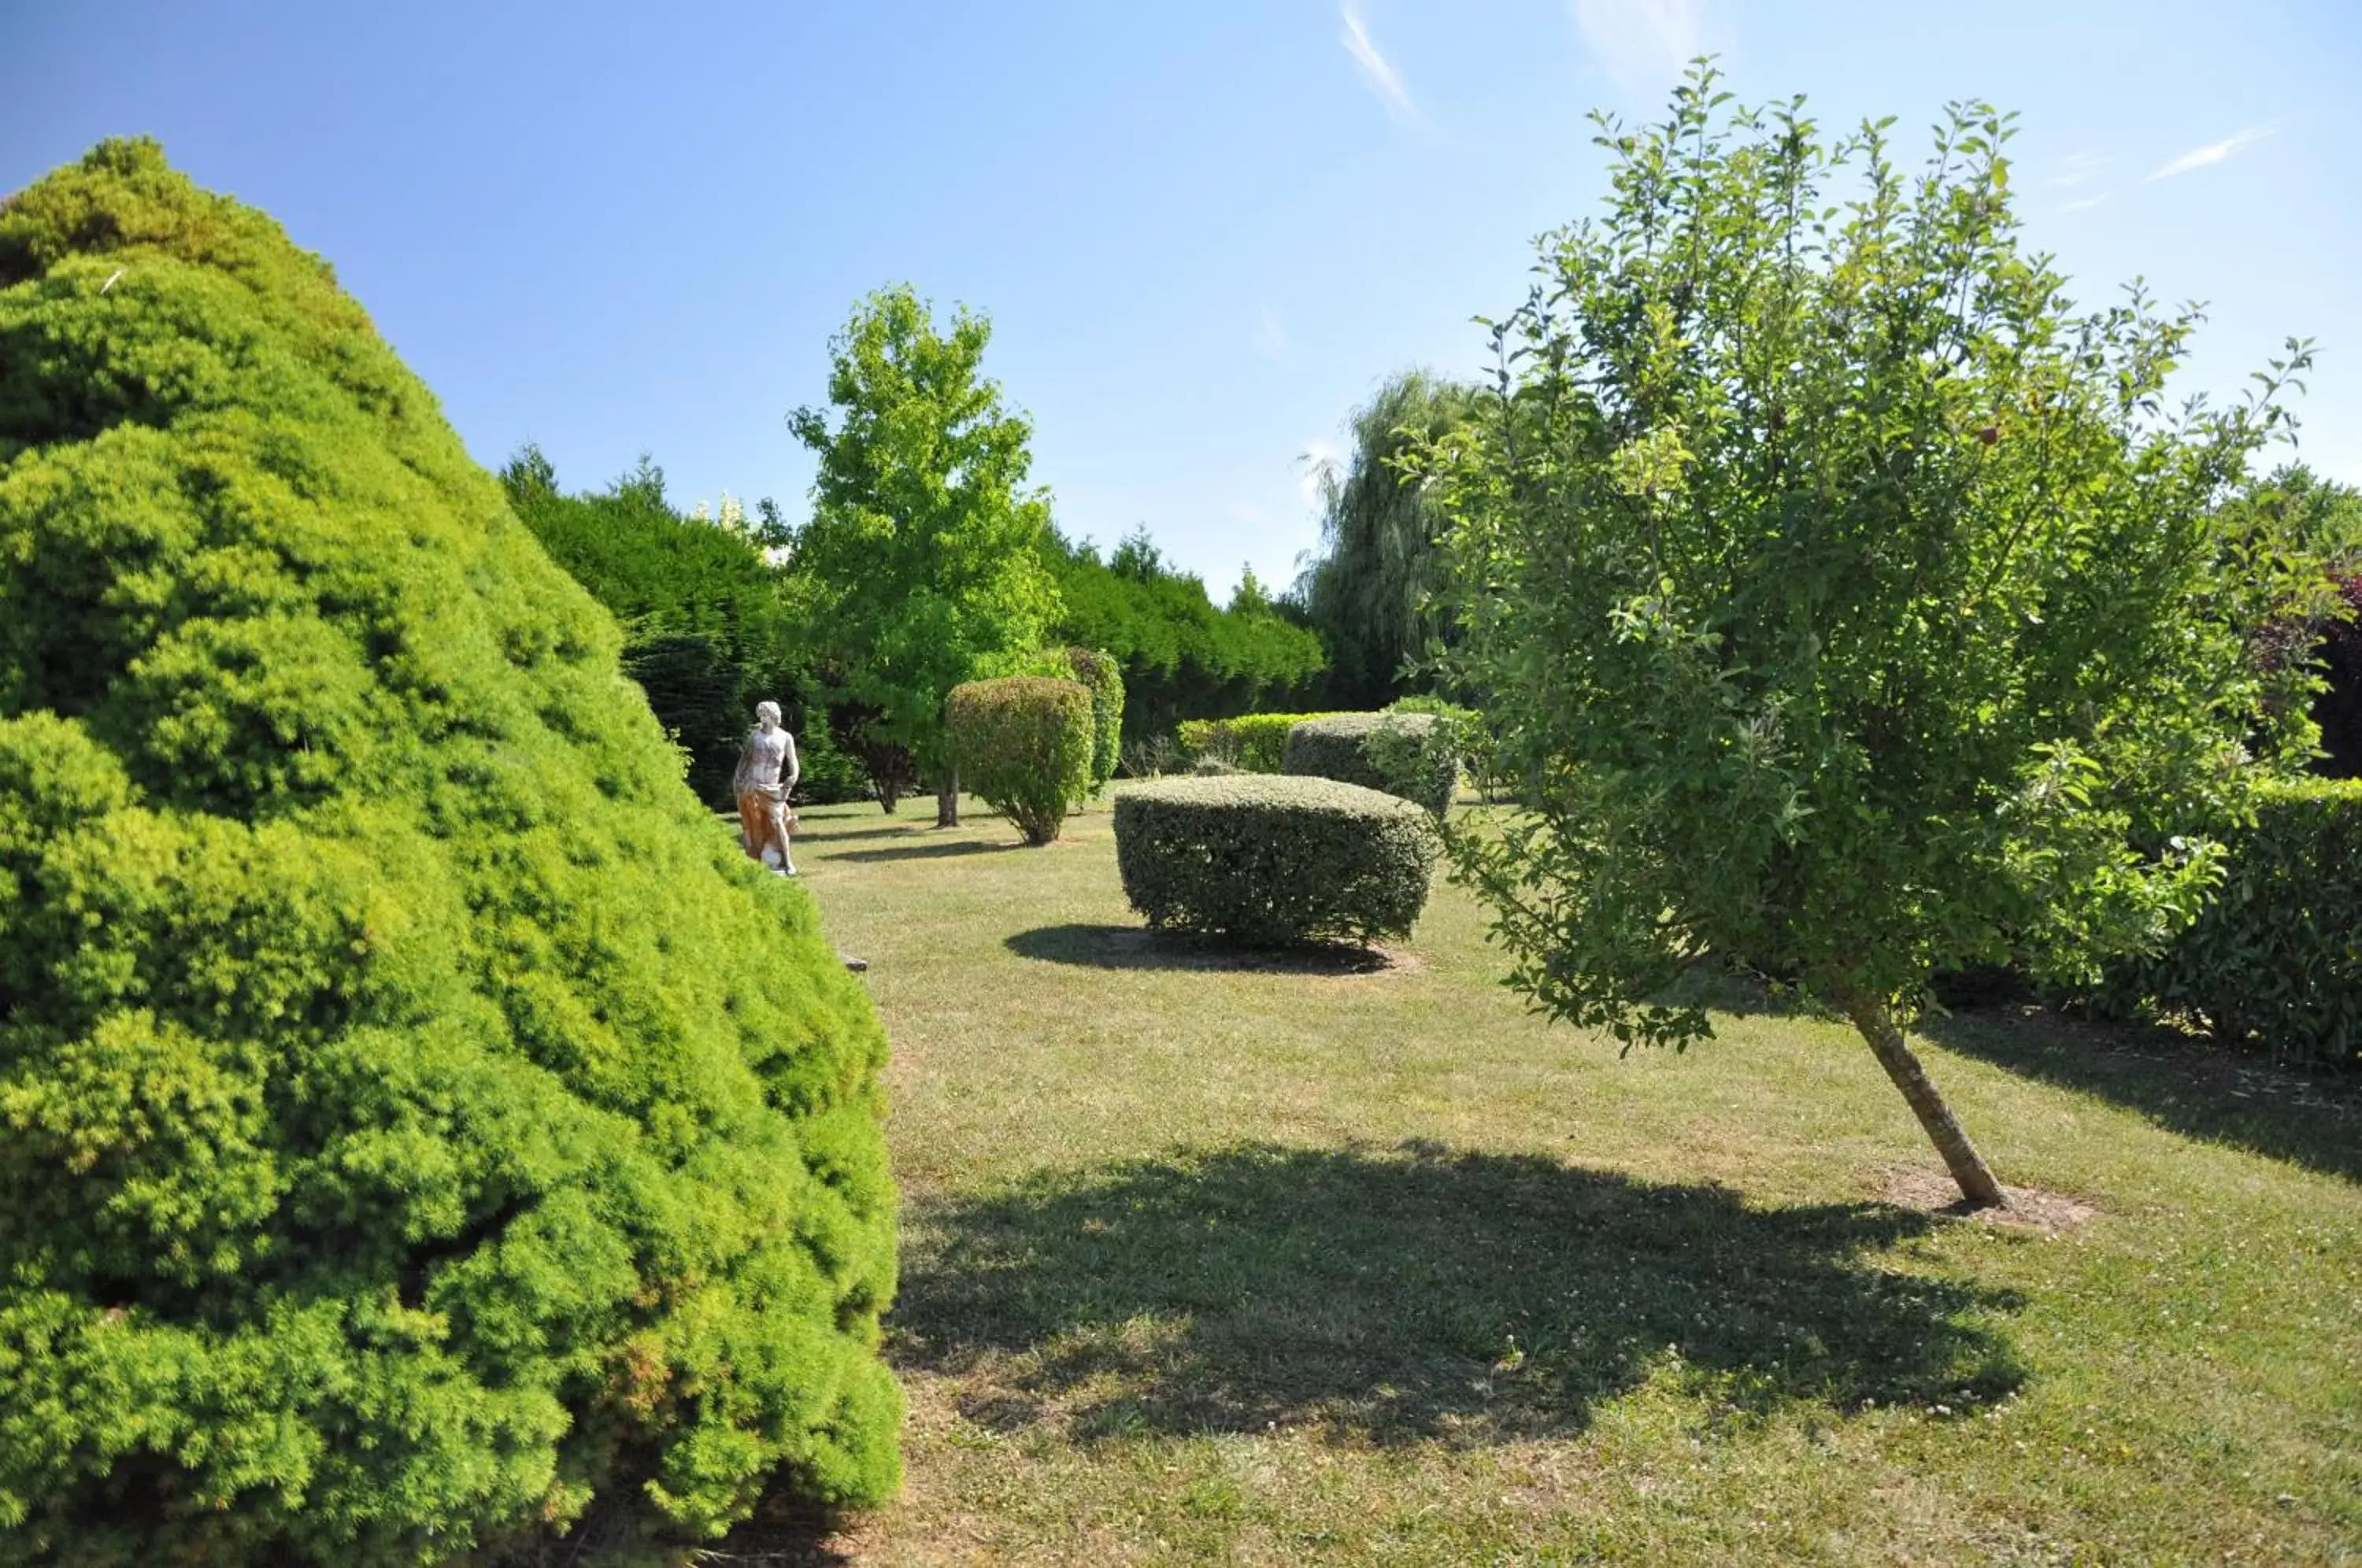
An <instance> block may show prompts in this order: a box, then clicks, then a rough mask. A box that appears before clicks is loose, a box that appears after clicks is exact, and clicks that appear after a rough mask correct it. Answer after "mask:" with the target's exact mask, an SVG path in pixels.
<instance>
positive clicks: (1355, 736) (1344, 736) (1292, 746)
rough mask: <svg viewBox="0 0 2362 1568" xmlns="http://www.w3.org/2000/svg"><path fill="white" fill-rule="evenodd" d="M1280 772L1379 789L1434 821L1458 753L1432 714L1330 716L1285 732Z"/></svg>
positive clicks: (1456, 770)
mask: <svg viewBox="0 0 2362 1568" xmlns="http://www.w3.org/2000/svg"><path fill="white" fill-rule="evenodd" d="M1280 771H1281V772H1283V773H1295V774H1302V775H1306V776H1308V777H1311V778H1335V779H1338V780H1340V781H1341V782H1343V783H1347V784H1359V785H1361V786H1362V787H1363V789H1365V790H1385V792H1386V793H1387V794H1389V795H1399V796H1401V797H1402V798H1403V799H1404V800H1406V801H1417V802H1418V804H1420V805H1422V806H1425V807H1426V808H1427V809H1428V810H1429V811H1430V812H1434V813H1435V814H1436V815H1437V816H1439V817H1440V816H1441V815H1443V813H1444V812H1448V811H1450V810H1451V794H1452V791H1453V790H1455V789H1457V788H1458V787H1459V783H1460V751H1459V747H1458V745H1456V744H1455V737H1454V735H1453V733H1452V731H1451V727H1450V726H1449V725H1446V724H1443V723H1441V721H1440V719H1439V718H1438V717H1437V715H1435V714H1433V713H1410V712H1385V713H1330V714H1326V715H1323V716H1321V717H1318V718H1310V719H1306V720H1304V721H1302V722H1301V723H1297V724H1295V725H1293V726H1291V727H1290V728H1289V730H1288V732H1287V746H1286V750H1285V751H1284V752H1283V753H1282V754H1281V758H1280Z"/></svg>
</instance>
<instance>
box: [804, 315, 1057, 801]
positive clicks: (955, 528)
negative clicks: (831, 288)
mask: <svg viewBox="0 0 2362 1568" xmlns="http://www.w3.org/2000/svg"><path fill="white" fill-rule="evenodd" d="M991 336H992V327H991V324H990V323H989V322H988V320H987V319H986V318H985V317H983V316H981V315H974V314H972V313H970V312H968V311H967V310H966V309H962V310H959V311H957V312H955V314H954V315H953V317H952V324H951V330H950V332H949V333H948V334H945V333H942V332H938V331H937V330H936V327H935V323H934V318H933V313H932V311H931V310H930V308H929V307H928V305H927V304H925V303H924V302H922V300H920V298H919V297H918V295H917V294H916V293H913V292H912V290H911V288H910V287H909V286H908V285H907V284H903V285H897V286H896V287H893V288H889V289H883V290H880V291H879V292H878V293H874V294H872V295H870V296H869V297H868V298H867V299H866V300H864V301H862V303H861V304H859V305H858V306H857V307H856V308H855V310H854V313H853V316H852V319H851V320H850V321H848V322H847V323H846V324H845V327H844V331H843V332H841V333H839V334H838V335H837V336H836V337H835V338H834V339H833V341H832V342H831V344H830V353H831V356H832V363H831V369H830V371H829V381H828V395H829V402H830V404H831V407H830V408H829V409H826V410H823V409H817V408H800V409H798V410H797V411H796V412H795V413H794V414H792V415H790V416H789V426H790V427H791V428H792V429H793V430H794V432H795V435H796V438H797V439H798V440H800V441H801V442H802V443H803V444H804V445H805V446H807V447H811V449H812V451H813V452H814V453H815V454H816V455H817V456H818V458H819V459H820V472H819V474H818V475H817V476H816V477H815V478H814V479H813V480H812V514H811V520H810V521H809V522H808V523H806V524H805V525H804V526H803V527H802V528H801V529H800V530H799V531H798V532H797V533H796V536H795V554H794V557H793V569H794V571H795V572H796V574H797V575H798V577H799V578H800V579H801V580H802V581H803V583H804V584H805V585H806V588H807V590H808V592H809V600H808V612H807V613H808V624H809V626H810V628H811V631H810V634H809V635H810V636H811V640H812V646H813V651H814V654H815V656H816V657H817V658H818V660H819V663H820V667H821V673H822V680H823V683H824V684H825V685H826V687H827V689H828V691H829V695H830V701H831V702H832V703H833V704H844V705H846V706H848V707H850V708H853V709H855V710H856V711H860V712H863V713H864V714H865V718H864V720H863V722H862V723H861V724H860V725H859V729H860V740H861V744H862V746H863V749H864V750H866V751H875V752H877V753H878V754H879V756H877V759H876V761H875V762H874V764H873V766H872V768H871V772H872V776H873V778H875V779H876V780H877V782H878V784H879V792H880V798H881V800H883V801H885V803H886V804H887V805H888V806H889V809H890V808H891V805H892V800H891V794H892V791H893V789H894V787H895V786H894V783H893V780H894V778H895V777H896V775H895V772H894V769H895V768H896V767H899V766H900V763H899V761H898V759H895V758H894V757H893V756H891V755H890V754H891V753H892V752H893V751H894V750H895V749H896V748H900V749H901V750H902V751H904V752H907V753H909V754H913V755H915V756H918V757H919V758H920V759H921V760H922V762H926V763H930V764H932V763H934V762H936V761H938V760H940V756H941V750H942V743H943V702H944V695H945V694H946V693H947V692H949V691H950V690H951V689H952V688H953V687H955V686H957V685H959V684H960V683H962V682H963V681H967V680H974V679H978V678H980V677H988V676H994V675H1001V674H1006V673H1008V672H1010V671H1011V670H1013V669H1015V668H1018V667H1020V666H1021V665H1022V664H1023V662H1024V661H1025V659H1026V658H1027V657H1028V656H1030V655H1031V654H1032V652H1033V650H1034V649H1035V648H1037V647H1039V646H1041V644H1042V640H1043V633H1044V632H1046V631H1047V630H1048V628H1049V625H1050V623H1051V621H1052V620H1053V619H1054V617H1055V616H1056V614H1057V611H1058V593H1057V587H1056V584H1055V583H1054V580H1052V578H1051V576H1050V574H1049V572H1048V571H1047V570H1046V569H1044V567H1043V559H1042V555H1043V549H1044V547H1045V542H1046V540H1047V538H1048V535H1049V522H1050V503H1049V499H1048V496H1047V494H1046V493H1045V492H1043V491H1039V490H1028V489H1026V488H1025V480H1026V475H1027V472H1028V470H1029V469H1030V467H1031V464H1032V458H1031V457H1030V456H1029V454H1028V453H1027V450H1026V443H1027V441H1028V440H1029V439H1030V438H1031V436H1032V425H1031V424H1030V423H1029V422H1028V421H1027V420H1026V419H1025V417H1024V416H1023V415H1021V414H1014V413H1011V412H1010V411H1009V410H1007V409H1006V408H1005V407H1004V406H1003V404H1002V402H1001V395H1000V388H999V384H998V383H996V382H995V381H992V380H990V379H989V378H988V377H986V376H985V375H984V374H983V373H982V364H983V359H984V349H985V345H986V343H987V342H988V340H989V339H990V337H991Z"/></svg>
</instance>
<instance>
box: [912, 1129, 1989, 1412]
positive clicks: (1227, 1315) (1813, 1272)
mask: <svg viewBox="0 0 2362 1568" xmlns="http://www.w3.org/2000/svg"><path fill="white" fill-rule="evenodd" d="M1936 1223H1937V1221H1936V1220H1932V1219H1931V1218H1929V1217H1928V1216H1926V1215H1924V1214H1920V1213H1917V1212H1915V1211H1910V1210H1905V1209H1898V1208H1893V1207H1891V1206H1888V1205H1885V1204H1879V1203H1849V1204H1827V1205H1818V1206H1809V1207H1805V1206H1800V1207H1785V1208H1776V1209H1762V1208H1758V1207H1755V1206H1752V1205H1750V1204H1749V1202H1748V1201H1747V1200H1746V1199H1745V1198H1743V1197H1742V1196H1741V1195H1740V1194H1738V1193H1737V1192H1735V1191H1733V1190H1731V1189H1729V1188H1727V1187H1715V1186H1711V1185H1703V1184H1702V1185H1671V1184H1657V1183H1651V1182H1644V1181H1637V1180H1633V1179H1630V1178H1628V1177H1625V1176H1618V1175H1616V1174H1613V1173H1610V1172H1605V1171H1596V1170H1588V1169H1584V1168H1581V1167H1577V1166H1571V1165H1562V1164H1560V1163H1559V1162H1557V1161H1555V1160H1551V1159H1547V1158H1543V1157H1540V1156H1538V1155H1532V1154H1475V1153H1461V1152H1455V1151H1451V1150H1448V1149H1442V1148H1439V1147H1436V1146H1434V1145H1431V1144H1406V1145H1404V1146H1402V1147H1400V1148H1396V1149H1374V1148H1348V1149H1342V1150H1335V1149H1291V1148H1281V1147H1275V1146H1272V1145H1267V1144H1254V1145H1248V1146H1243V1147H1236V1148H1226V1149H1219V1150H1212V1151H1196V1150H1193V1151H1185V1152H1178V1153H1175V1154H1168V1155H1166V1156H1164V1157H1163V1158H1157V1159H1149V1160H1142V1161H1139V1162H1135V1163H1126V1164H1123V1165H1116V1166H1113V1167H1111V1168H1107V1169H1102V1170H1098V1171H1088V1172H1079V1173H1078V1172H1073V1171H1063V1170H1062V1171H1054V1172H1049V1173H1044V1174H1042V1175H1038V1176H1032V1177H1030V1178H1027V1179H1026V1180H1024V1181H1022V1182H1021V1183H1019V1184H1018V1185H1016V1186H1014V1187H1010V1188H1009V1189H1006V1190H1003V1191H1000V1192H996V1193H991V1194H987V1195H983V1196H979V1197H975V1198H963V1199H958V1200H955V1201H948V1202H938V1203H934V1204H931V1205H928V1206H926V1207H924V1208H923V1209H918V1210H916V1211H914V1212H913V1213H912V1214H911V1217H910V1223H909V1235H910V1246H909V1249H908V1255H907V1257H906V1261H905V1265H904V1277H903V1289H902V1296H901V1298H900V1304H899V1305H898V1306H897V1308H896V1309H895V1322H896V1325H897V1332H896V1338H897V1346H898V1349H897V1356H898V1359H899V1360H900V1361H902V1362H903V1363H905V1364H913V1365H917V1366H920V1367H923V1368H926V1369H928V1370H930V1371H934V1372H944V1373H952V1374H956V1375H961V1376H963V1377H965V1378H970V1379H973V1382H972V1384H971V1391H970V1395H969V1400H970V1404H971V1406H972V1407H973V1408H971V1410H970V1414H971V1416H972V1417H975V1418H976V1419H988V1420H997V1421H998V1422H999V1423H1000V1424H1003V1425H1006V1426H1012V1427H1013V1426H1019V1425H1023V1424H1026V1423H1029V1422H1032V1421H1034V1420H1039V1419H1052V1418H1064V1419H1067V1420H1070V1421H1071V1422H1073V1423H1074V1425H1075V1427H1076V1429H1077V1430H1081V1431H1084V1432H1090V1431H1095V1430H1123V1429H1125V1428H1139V1427H1143V1426H1144V1427H1145V1428H1147V1429H1148V1430H1154V1431H1160V1432H1176V1433H1195V1432H1199V1431H1203V1430H1209V1429H1211V1430H1244V1431H1261V1430H1264V1426H1265V1423H1266V1422H1272V1421H1278V1422H1284V1423H1288V1424H1296V1423H1302V1422H1314V1423H1320V1424H1323V1425H1326V1426H1329V1427H1330V1428H1332V1429H1335V1430H1340V1431H1341V1432H1344V1433H1347V1434H1351V1435H1353V1436H1357V1437H1363V1438H1365V1439H1368V1440H1371V1441H1381V1442H1384V1441H1414V1440H1419V1439H1431V1438H1435V1437H1439V1436H1441V1437H1447V1438H1450V1439H1453V1440H1457V1441H1507V1440H1512V1439H1517V1438H1523V1437H1530V1436H1536V1435H1541V1434H1546V1433H1560V1432H1566V1431H1572V1430H1581V1429H1582V1428H1583V1427H1584V1426H1585V1425H1587V1424H1588V1423H1589V1422H1590V1421H1591V1419H1593V1416H1594V1414H1595V1410H1596V1408H1597V1407H1598V1406H1599V1404H1600V1403H1601V1402H1603V1401H1605V1400H1608V1399H1612V1398H1614V1397H1617V1395H1619V1394H1622V1393H1624V1392H1626V1391H1627V1390H1629V1389H1631V1388H1633V1387H1635V1386H1638V1385H1639V1384H1640V1383H1641V1382H1642V1381H1644V1380H1645V1379H1647V1378H1648V1377H1649V1376H1650V1375H1652V1374H1653V1373H1654V1372H1656V1371H1657V1370H1658V1369H1659V1368H1671V1369H1672V1370H1673V1371H1674V1372H1675V1373H1676V1374H1677V1375H1678V1376H1679V1377H1680V1379H1681V1380H1682V1382H1683V1385H1684V1386H1688V1387H1689V1388H1690V1389H1692V1390H1693V1391H1694V1392H1696V1393H1699V1394H1701V1395H1705V1396H1710V1397H1712V1398H1713V1399H1714V1400H1716V1402H1717V1403H1719V1404H1722V1405H1724V1406H1727V1407H1728V1408H1734V1409H1736V1410H1737V1411H1738V1412H1740V1413H1742V1414H1743V1415H1745V1416H1748V1417H1761V1416H1766V1415H1770V1414H1771V1413H1774V1412H1776V1411H1777V1410H1779V1409H1780V1408H1783V1407H1784V1406H1787V1405H1791V1404H1794V1403H1796V1402H1800V1401H1816V1402H1820V1403H1822V1404H1825V1405H1827V1406H1828V1407H1831V1408H1836V1409H1838V1410H1841V1411H1850V1410H1853V1409H1856V1408H1861V1407H1863V1406H1865V1405H1867V1404H1869V1403H1871V1401H1875V1402H1876V1403H1878V1404H1880V1405H1914V1404H1917V1405H1934V1404H1937V1403H1941V1404H1945V1405H1948V1406H1949V1407H1950V1408H1952V1409H1953V1410H1956V1411H1958V1410H1963V1409H1967V1408H1974V1407H1977V1406H1979V1405H1982V1404H1988V1403H1991V1402H1992V1401H1994V1400H1997V1399H1999V1398H2001V1397H2005V1396H2006V1395H2008V1394H2010V1393H2012V1392H2013V1391H2014V1390H2015V1389H2017V1388H2018V1387H2019V1386H2021V1384H2022V1383H2023V1382H2024V1376H2025V1375H2024V1372H2023V1369H2022V1367H2021V1365H2020V1364H2019V1362H2018V1360H2017V1357H2016V1355H2015V1354H2014V1352H2013V1350H2012V1349H2011V1347H2010V1345H2009V1343H2008V1342H2007V1341H2006V1339H2005V1338H2004V1337H2003V1335H2002V1334H2001V1333H2000V1332H1999V1330H1998V1320H1999V1319H2000V1317H2001V1316H2002V1315H2003V1314H2004V1313H2007V1312H2009V1311H2012V1310H2014V1309H2016V1307H2017V1306H2018V1305H2019V1302H2018V1299H2017V1297H2015V1296H2014V1295H2013V1294H2011V1293H2009V1292H2006V1291H2002V1290H1996V1289H1993V1288H1992V1287H1989V1286H1980V1285H1978V1284H1975V1283H1972V1282H1970V1281H1965V1280H1959V1279H1954V1278H1949V1277H1944V1276H1939V1275H1925V1274H1919V1273H1915V1272H1911V1271H1907V1270H1903V1269H1898V1268H1895V1267H1894V1266H1893V1264H1891V1263H1889V1262H1886V1261H1884V1260H1881V1259H1878V1258H1876V1257H1875V1256H1874V1254H1876V1253H1880V1252H1882V1250H1884V1249H1886V1248H1888V1247H1890V1246H1892V1245H1893V1243H1895V1242H1899V1241H1901V1240H1904V1238H1907V1237H1911V1236H1915V1235H1919V1234H1922V1233H1924V1232H1926V1231H1927V1230H1928V1229H1929V1228H1930V1227H1931V1226H1933V1225H1934V1224H1936Z"/></svg>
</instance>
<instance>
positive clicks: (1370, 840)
mask: <svg viewBox="0 0 2362 1568" xmlns="http://www.w3.org/2000/svg"><path fill="white" fill-rule="evenodd" d="M1115 853H1116V866H1117V868H1118V870H1119V871H1120V874H1121V876H1122V878H1123V890H1124V896H1125V897H1126V898H1128V899H1130V900H1131V906H1132V908H1134V909H1136V910H1138V911H1140V912H1141V913H1142V915H1145V916H1146V917H1147V919H1148V923H1149V924H1151V925H1153V926H1159V927H1172V928H1175V929H1178V930H1184V931H1192V932H1198V933H1203V934H1206V935H1209V936H1219V937H1225V938H1228V939H1230V940H1231V941H1234V942H1239V943H1242V944H1251V945H1272V946H1275V945H1285V944H1292V943H1299V942H1308V941H1321V940H1336V939H1341V940H1346V941H1352V942H1364V943H1366V942H1374V941H1377V940H1379V939H1380V938H1384V937H1400V936H1407V935H1408V934H1410V928H1411V923H1412V922H1414V921H1416V920H1418V913H1419V911H1420V910H1421V909H1423V908H1425V907H1426V904H1427V890H1428V879H1429V870H1430V868H1431V867H1432V864H1433V859H1434V854H1435V835H1434V826H1433V823H1431V822H1430V821H1429V818H1428V817H1427V816H1426V815H1425V814H1424V813H1423V812H1420V811H1419V809H1418V807H1417V806H1414V805H1412V804H1411V803H1410V802H1409V801H1403V800H1400V799H1398V798H1396V797H1395V796H1393V795H1387V794H1383V793H1381V792H1379V791H1378V790H1364V789H1363V788H1361V787H1360V786H1358V785H1353V784H1341V783H1337V782H1335V781H1333V780H1330V779H1326V778H1275V777H1272V776H1271V775H1268V774H1255V773H1242V774H1235V775H1231V776H1229V777H1216V778H1160V779H1156V780H1154V781H1153V782H1150V783H1145V784H1139V785H1134V786H1132V787H1131V788H1130V789H1127V790H1124V791H1123V792H1121V793H1120V794H1119V795H1117V797H1116V801H1115Z"/></svg>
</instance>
